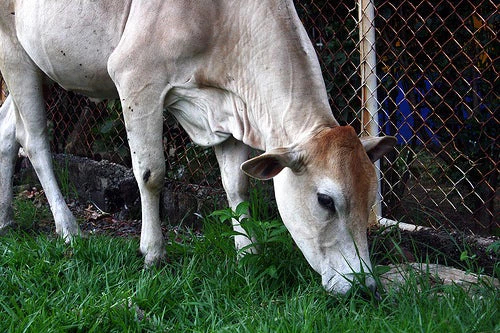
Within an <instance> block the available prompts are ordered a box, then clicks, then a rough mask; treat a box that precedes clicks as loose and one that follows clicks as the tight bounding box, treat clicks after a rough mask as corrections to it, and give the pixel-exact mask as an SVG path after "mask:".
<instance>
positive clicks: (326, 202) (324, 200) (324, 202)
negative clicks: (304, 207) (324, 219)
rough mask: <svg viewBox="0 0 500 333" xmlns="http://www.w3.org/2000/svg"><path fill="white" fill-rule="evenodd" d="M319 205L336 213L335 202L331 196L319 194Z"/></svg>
mask: <svg viewBox="0 0 500 333" xmlns="http://www.w3.org/2000/svg"><path fill="white" fill-rule="evenodd" d="M318 203H319V204H320V205H321V206H322V207H323V208H326V209H328V210H329V211H331V212H333V213H335V201H333V198H332V197H331V196H329V195H326V194H323V193H318Z"/></svg>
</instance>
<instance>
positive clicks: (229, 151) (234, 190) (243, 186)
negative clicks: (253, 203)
mask: <svg viewBox="0 0 500 333" xmlns="http://www.w3.org/2000/svg"><path fill="white" fill-rule="evenodd" d="M249 153H250V148H249V147H248V146H247V145H245V144H243V143H242V142H240V141H238V140H236V139H234V138H232V137H231V138H229V139H228V140H226V141H224V142H223V143H221V144H219V145H217V146H215V154H216V156H217V161H218V162H219V167H220V172H221V178H222V185H223V186H224V190H225V191H226V194H227V200H228V203H229V206H230V207H231V209H233V210H235V209H236V207H237V206H238V205H239V204H240V203H241V202H243V201H247V200H248V185H249V179H248V176H247V175H245V174H244V173H243V172H242V171H241V169H240V165H241V164H242V163H243V162H245V161H246V160H247V159H248V154H249ZM243 217H244V216H243ZM233 229H234V231H235V232H236V233H237V235H235V237H234V244H235V246H236V250H237V251H240V250H243V253H256V252H257V249H256V247H255V246H254V245H253V244H255V239H254V238H252V237H251V236H250V235H248V234H247V232H246V231H245V229H243V228H242V226H241V225H240V222H239V221H237V220H235V219H233Z"/></svg>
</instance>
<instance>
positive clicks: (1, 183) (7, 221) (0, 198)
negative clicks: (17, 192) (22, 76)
mask: <svg viewBox="0 0 500 333" xmlns="http://www.w3.org/2000/svg"><path fill="white" fill-rule="evenodd" d="M14 112H15V111H14V104H13V103H12V98H11V96H9V97H7V99H6V100H5V102H4V103H3V104H2V106H1V107H0V234H2V233H3V232H4V231H5V230H6V229H7V227H9V226H10V225H12V224H13V223H14V216H13V211H12V191H13V189H12V178H13V176H14V167H15V162H16V157H17V152H18V150H19V144H18V143H17V141H16V117H15V113H14Z"/></svg>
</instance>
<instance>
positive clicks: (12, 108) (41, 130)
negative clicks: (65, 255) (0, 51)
mask: <svg viewBox="0 0 500 333" xmlns="http://www.w3.org/2000/svg"><path fill="white" fill-rule="evenodd" d="M20 54H23V53H20ZM2 73H4V74H5V76H4V78H5V81H6V82H7V86H8V87H9V92H10V95H9V98H12V100H11V101H10V102H9V103H10V105H9V106H8V109H7V115H8V116H9V117H11V116H12V112H13V113H14V115H15V122H16V126H15V137H16V140H17V141H18V142H19V143H20V144H21V145H22V146H23V148H24V150H25V152H26V154H27V155H28V158H29V159H30V161H31V163H32V165H33V167H34V169H35V172H36V174H37V176H38V179H39V180H40V183H41V185H42V187H43V189H44V191H45V195H46V196H47V200H48V202H49V205H50V209H51V211H52V214H53V216H54V221H55V224H56V232H57V233H58V234H59V235H60V236H61V237H63V238H64V239H65V240H66V241H70V240H71V238H72V236H73V235H77V234H79V233H80V230H79V228H78V224H77V223H76V219H75V217H74V216H73V214H72V213H71V211H70V210H69V208H68V206H67V205H66V202H65V200H64V197H63V195H62V194H61V191H60V189H59V186H58V185H57V182H56V177H55V175H54V170H53V166H52V156H51V154H50V147H49V141H48V137H47V128H46V127H47V126H46V123H47V119H46V115H45V106H44V101H43V96H42V78H41V74H40V73H39V72H38V70H37V69H36V67H35V65H34V64H33V63H31V61H30V60H28V59H26V60H25V61H24V62H19V63H18V64H17V65H16V66H9V68H3V71H2ZM11 121H12V120H11ZM6 133H10V134H9V136H7V141H9V140H10V142H12V137H11V135H12V128H11V127H10V129H9V130H7V131H6ZM12 154H13V153H12V151H9V152H8V153H7V154H5V156H6V161H5V165H8V164H12V159H13V157H12ZM2 163H4V162H2ZM11 172H12V171H8V172H7V173H6V175H8V174H9V173H11ZM6 186H9V185H6ZM10 190H11V188H10V187H9V191H10ZM10 193H12V192H10ZM8 195H12V194H8ZM7 200H10V199H9V197H7Z"/></svg>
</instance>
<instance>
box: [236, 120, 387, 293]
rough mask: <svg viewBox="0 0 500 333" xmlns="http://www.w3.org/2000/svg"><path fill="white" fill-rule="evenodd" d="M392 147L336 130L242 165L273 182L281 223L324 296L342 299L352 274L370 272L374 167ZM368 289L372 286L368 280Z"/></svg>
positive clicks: (381, 140)
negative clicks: (317, 276)
mask: <svg viewBox="0 0 500 333" xmlns="http://www.w3.org/2000/svg"><path fill="white" fill-rule="evenodd" d="M395 143H396V139H395V138H394V137H387V136H386V137H377V138H375V137H365V138H362V139H361V140H360V139H359V138H358V137H357V136H356V133H355V132H354V130H353V129H352V128H351V127H341V126H337V127H333V128H325V129H323V130H321V131H320V132H318V133H316V134H315V135H314V136H312V137H310V138H309V139H308V140H306V141H305V142H302V143H299V144H297V145H296V146H293V147H286V148H278V149H273V150H271V151H268V152H266V153H264V154H262V155H260V156H258V157H256V158H253V159H251V160H248V161H247V162H245V163H243V165H242V170H243V171H244V172H245V173H247V174H248V175H250V176H252V177H255V178H258V179H270V178H274V187H275V193H276V201H277V204H278V208H279V211H280V214H281V217H282V219H283V222H284V223H285V225H286V227H287V228H288V230H289V231H290V233H291V235H292V237H293V239H294V240H295V242H296V243H297V245H298V246H299V248H300V249H301V251H302V253H303V254H304V256H305V257H306V259H307V261H308V262H309V264H310V265H311V266H312V267H313V269H314V270H316V271H317V272H318V273H319V274H321V277H322V282H323V286H324V287H325V289H326V290H328V291H331V292H333V293H340V294H345V293H346V292H347V291H348V290H349V289H350V288H351V286H352V284H351V282H350V281H353V280H356V278H355V276H354V275H355V274H353V273H360V272H365V273H369V272H371V271H372V270H371V263H370V258H369V255H368V244H367V240H366V229H367V227H368V217H369V214H370V210H371V207H372V205H373V204H374V202H375V198H376V191H377V179H376V174H375V167H374V165H373V163H372V162H374V161H376V160H378V159H379V158H380V157H382V156H383V155H384V154H385V153H387V152H388V151H390V150H391V149H392V148H393V146H394V144H395ZM366 285H367V286H369V287H372V288H374V286H375V281H374V279H373V278H372V277H370V276H369V275H368V277H367V278H366Z"/></svg>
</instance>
